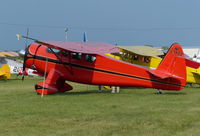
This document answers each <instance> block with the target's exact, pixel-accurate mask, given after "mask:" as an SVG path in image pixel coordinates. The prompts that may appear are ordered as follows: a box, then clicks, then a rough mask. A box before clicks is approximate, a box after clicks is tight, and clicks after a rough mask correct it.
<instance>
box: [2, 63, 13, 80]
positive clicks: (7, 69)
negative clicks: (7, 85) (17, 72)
mask: <svg viewBox="0 0 200 136" xmlns="http://www.w3.org/2000/svg"><path fill="white" fill-rule="evenodd" d="M1 71H3V73H4V75H3V76H4V78H5V79H9V78H10V76H11V74H10V67H9V65H8V64H3V65H2V67H1Z"/></svg>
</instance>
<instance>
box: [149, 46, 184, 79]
mask: <svg viewBox="0 0 200 136" xmlns="http://www.w3.org/2000/svg"><path fill="white" fill-rule="evenodd" d="M183 56H184V53H183V49H182V47H181V46H180V45H179V44H178V43H174V44H172V45H171V47H170V49H169V50H168V52H167V54H166V56H165V57H164V59H163V60H162V61H161V63H160V65H159V66H158V67H157V69H156V70H149V72H150V73H151V74H153V75H154V76H157V77H159V78H162V79H164V78H176V79H178V80H182V82H186V64H185V59H184V58H183Z"/></svg>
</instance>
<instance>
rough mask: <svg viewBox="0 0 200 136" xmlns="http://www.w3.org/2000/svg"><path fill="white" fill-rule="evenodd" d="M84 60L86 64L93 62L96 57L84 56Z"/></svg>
mask: <svg viewBox="0 0 200 136" xmlns="http://www.w3.org/2000/svg"><path fill="white" fill-rule="evenodd" d="M85 60H86V61H87V62H94V61H95V60H96V57H94V56H91V55H86V56H85Z"/></svg>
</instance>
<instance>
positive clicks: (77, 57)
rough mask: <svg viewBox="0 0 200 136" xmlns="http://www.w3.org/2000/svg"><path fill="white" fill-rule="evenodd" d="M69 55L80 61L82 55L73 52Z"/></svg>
mask: <svg viewBox="0 0 200 136" xmlns="http://www.w3.org/2000/svg"><path fill="white" fill-rule="evenodd" d="M71 55H72V58H73V59H77V60H80V59H81V55H82V54H81V53H76V52H73V53H72V54H71Z"/></svg>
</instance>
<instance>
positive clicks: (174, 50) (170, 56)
mask: <svg viewBox="0 0 200 136" xmlns="http://www.w3.org/2000/svg"><path fill="white" fill-rule="evenodd" d="M22 37H23V38H26V39H30V40H34V41H35V43H33V44H30V45H29V46H28V48H27V49H26V53H25V56H24V67H23V71H24V70H25V68H32V69H35V70H37V72H38V73H39V74H40V75H43V76H45V77H46V80H45V81H44V82H39V83H37V84H36V85H35V90H36V92H37V93H38V94H53V93H57V92H65V91H69V90H72V89H73V87H72V86H71V85H69V84H67V83H66V82H65V81H66V80H67V81H73V82H78V83H85V84H93V85H107V86H120V87H148V88H155V89H162V90H176V91H178V90H181V89H183V88H184V87H185V84H186V69H185V68H186V66H185V65H186V64H185V59H184V58H183V57H184V53H183V50H182V47H181V46H180V45H179V44H177V43H175V44H173V45H172V46H171V48H170V49H169V51H168V53H167V55H166V56H165V57H164V59H163V60H162V62H161V63H160V65H159V66H158V67H157V68H156V69H155V70H152V69H148V68H144V67H141V66H138V65H135V64H131V63H127V62H125V61H122V60H118V59H115V58H113V57H110V56H108V55H106V54H108V53H109V54H111V53H115V54H117V53H120V51H119V49H118V48H117V47H116V46H114V45H111V44H107V43H95V42H50V41H39V40H36V39H33V38H29V37H26V36H22Z"/></svg>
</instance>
